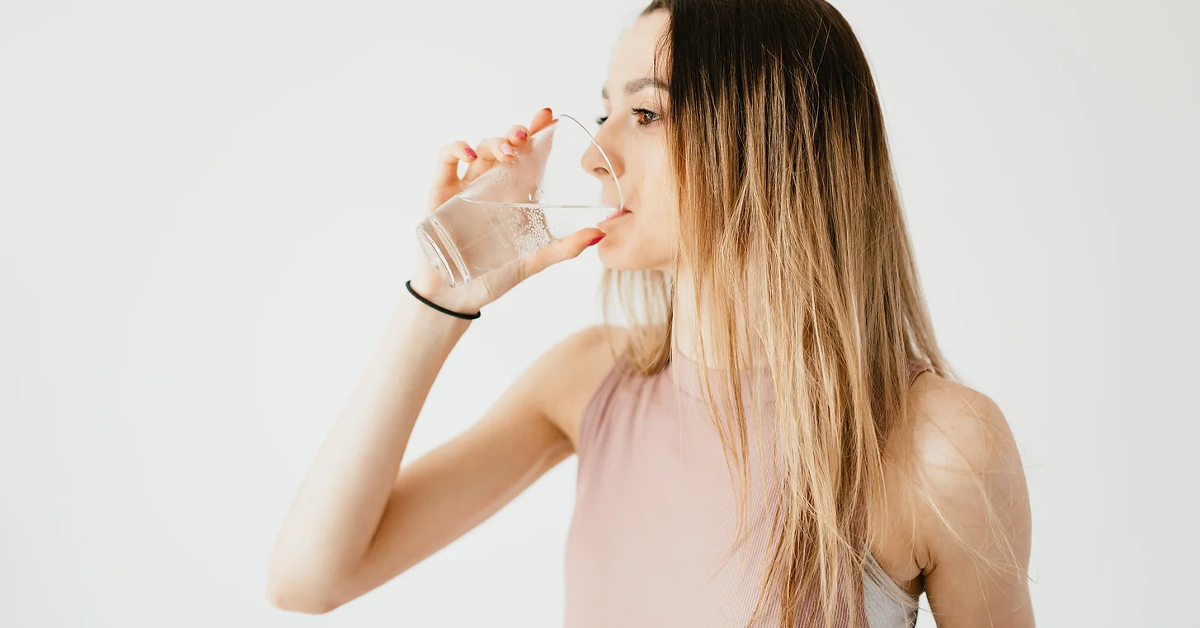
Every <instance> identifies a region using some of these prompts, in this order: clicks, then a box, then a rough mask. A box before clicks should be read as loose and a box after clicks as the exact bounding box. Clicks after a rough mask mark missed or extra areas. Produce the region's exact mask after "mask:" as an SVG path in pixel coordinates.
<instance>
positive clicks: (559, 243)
mask: <svg viewBox="0 0 1200 628" xmlns="http://www.w3.org/2000/svg"><path fill="white" fill-rule="evenodd" d="M603 237H604V232H603V231H601V230H599V229H597V228H595V227H588V228H586V229H580V230H579V231H576V232H575V233H572V234H571V235H569V236H567V237H565V238H562V239H559V240H555V241H554V242H551V243H550V244H547V245H546V246H544V247H542V248H540V249H538V250H537V251H535V252H533V253H532V254H531V255H527V256H525V257H523V258H521V260H520V261H521V266H522V267H521V279H525V278H527V277H529V276H531V275H535V274H537V273H540V272H542V271H543V270H545V269H546V268H548V267H550V266H551V265H553V264H557V263H559V262H563V261H566V260H569V259H571V258H574V257H579V254H580V253H582V252H584V250H586V249H587V248H588V247H589V246H591V244H592V243H593V242H596V241H597V240H598V239H599V238H603Z"/></svg>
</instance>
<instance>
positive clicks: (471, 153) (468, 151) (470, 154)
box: [463, 148, 479, 159]
mask: <svg viewBox="0 0 1200 628" xmlns="http://www.w3.org/2000/svg"><path fill="white" fill-rule="evenodd" d="M463 152H464V153H466V154H467V157H470V158H471V159H479V153H476V152H475V151H474V150H471V149H470V148H467V149H465V150H463Z"/></svg>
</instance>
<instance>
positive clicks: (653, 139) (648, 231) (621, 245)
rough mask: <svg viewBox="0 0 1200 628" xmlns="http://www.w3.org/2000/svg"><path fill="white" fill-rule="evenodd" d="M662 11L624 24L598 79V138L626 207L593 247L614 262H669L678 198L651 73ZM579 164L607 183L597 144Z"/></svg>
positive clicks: (632, 265) (661, 89)
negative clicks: (600, 90) (600, 102)
mask: <svg viewBox="0 0 1200 628" xmlns="http://www.w3.org/2000/svg"><path fill="white" fill-rule="evenodd" d="M668 17H669V13H668V12H667V11H655V12H653V13H651V14H649V15H645V16H642V17H640V18H638V20H637V22H635V23H634V24H633V26H631V27H630V28H629V30H627V31H625V33H624V34H623V35H622V36H621V39H620V40H619V41H618V42H617V46H616V48H615V50H614V52H613V56H612V61H611V64H610V66H609V73H608V79H607V80H606V81H605V83H604V91H603V104H604V117H603V118H602V120H603V123H602V124H601V125H600V127H599V131H597V133H596V142H597V143H598V144H599V145H600V146H601V148H603V149H604V153H605V154H606V155H608V159H609V161H611V162H612V174H613V175H614V176H615V177H616V178H617V181H619V182H620V184H621V192H622V194H623V195H624V197H625V209H627V210H628V213H624V214H622V215H620V216H619V217H616V218H611V219H609V220H607V221H605V222H604V223H601V224H600V225H599V226H600V228H601V229H602V230H603V231H604V232H605V234H606V235H605V237H604V239H603V240H601V241H600V243H599V244H597V245H596V249H597V252H598V253H599V255H600V261H601V262H602V263H603V264H604V265H605V266H606V267H608V268H612V269H616V270H644V269H656V270H663V271H667V272H670V271H671V270H673V268H672V264H673V261H674V256H675V251H676V246H677V237H676V234H677V227H676V224H677V223H676V216H677V214H676V212H677V205H678V202H677V193H676V188H675V186H676V183H675V178H674V176H673V175H672V174H671V169H670V167H669V163H668V161H667V150H666V145H665V143H664V142H665V134H664V131H663V126H664V122H663V121H662V118H663V117H665V116H666V115H667V111H666V107H667V106H668V104H669V103H668V102H667V100H666V98H667V92H666V90H665V87H666V86H665V85H661V84H660V85H656V84H655V82H654V80H653V79H654V77H653V74H652V73H653V66H654V48H655V45H656V44H657V42H658V39H659V37H660V35H661V33H662V31H663V29H664V27H665V26H666V25H667V20H668ZM660 78H661V77H660ZM582 165H583V168H584V169H585V170H587V171H588V172H590V173H592V174H594V175H595V176H596V177H598V178H600V180H601V181H605V182H606V183H607V184H609V185H611V182H610V181H609V180H608V171H609V164H608V163H606V162H605V161H604V157H603V156H601V154H600V151H597V150H595V149H592V150H589V151H588V152H587V153H585V154H584V156H583V159H582ZM605 194H606V195H609V197H610V198H611V199H612V202H613V203H614V204H615V203H616V202H617V194H616V190H615V189H613V190H610V189H605Z"/></svg>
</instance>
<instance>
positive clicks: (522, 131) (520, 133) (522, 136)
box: [517, 129, 529, 140]
mask: <svg viewBox="0 0 1200 628" xmlns="http://www.w3.org/2000/svg"><path fill="white" fill-rule="evenodd" d="M517 137H519V138H520V139H523V140H527V139H529V134H528V133H526V132H525V129H517Z"/></svg>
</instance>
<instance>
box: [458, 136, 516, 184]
mask: <svg viewBox="0 0 1200 628" xmlns="http://www.w3.org/2000/svg"><path fill="white" fill-rule="evenodd" d="M501 144H504V145H507V146H508V147H509V148H512V145H511V144H509V143H508V142H507V141H506V140H505V139H504V138H502V137H489V138H487V139H485V140H483V141H481V142H479V144H478V145H477V146H475V152H476V153H478V154H479V159H476V160H475V162H474V163H472V164H471V165H470V166H469V167H467V172H466V174H464V175H463V178H462V180H463V182H465V183H470V182H471V181H474V180H475V179H476V178H478V177H479V175H481V174H483V173H485V172H487V171H488V170H490V169H491V167H492V166H494V165H496V162H497V161H499V162H501V163H512V162H513V161H516V157H514V156H512V155H509V154H507V153H504V152H502V151H501V150H500V145H501ZM513 152H514V153H515V152H516V151H515V150H514V151H513Z"/></svg>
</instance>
